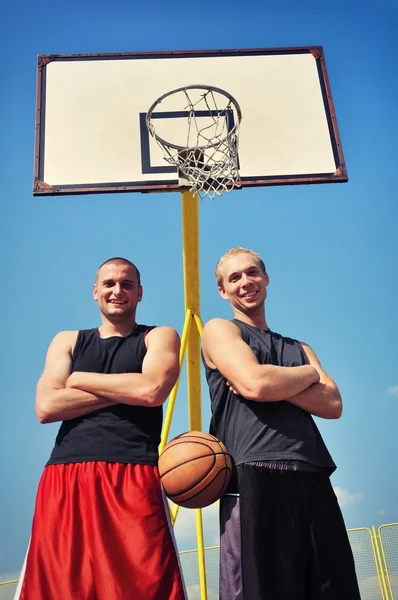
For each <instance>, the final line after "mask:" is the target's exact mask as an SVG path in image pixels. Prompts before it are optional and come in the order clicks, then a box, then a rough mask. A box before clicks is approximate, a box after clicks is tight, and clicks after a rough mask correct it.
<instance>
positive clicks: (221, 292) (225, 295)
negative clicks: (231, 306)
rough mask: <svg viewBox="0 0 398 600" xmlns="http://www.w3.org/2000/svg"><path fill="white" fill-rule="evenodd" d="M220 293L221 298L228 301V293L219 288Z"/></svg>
mask: <svg viewBox="0 0 398 600" xmlns="http://www.w3.org/2000/svg"><path fill="white" fill-rule="evenodd" d="M218 291H219V292H220V296H221V298H222V299H223V300H228V296H227V294H226V291H225V290H224V288H222V287H219V288H218Z"/></svg>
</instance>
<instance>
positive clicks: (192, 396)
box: [181, 191, 207, 600]
mask: <svg viewBox="0 0 398 600" xmlns="http://www.w3.org/2000/svg"><path fill="white" fill-rule="evenodd" d="M181 196H182V239H183V264H184V297H185V312H187V311H190V312H191V318H192V321H193V322H192V323H191V325H193V326H192V327H190V330H189V335H188V341H187V378H188V410H189V428H190V430H191V431H201V430H202V412H201V389H200V366H201V362H200V333H199V332H201V329H202V328H203V326H202V321H201V319H200V316H199V312H200V311H199V306H200V296H199V210H198V196H195V195H194V194H193V193H192V192H190V191H185V192H182V194H181ZM196 537H197V540H198V566H199V583H200V599H201V600H207V586H206V568H205V553H204V543H203V522H202V511H201V510H200V509H198V510H196Z"/></svg>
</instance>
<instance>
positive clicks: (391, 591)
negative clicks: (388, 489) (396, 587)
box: [377, 523, 398, 600]
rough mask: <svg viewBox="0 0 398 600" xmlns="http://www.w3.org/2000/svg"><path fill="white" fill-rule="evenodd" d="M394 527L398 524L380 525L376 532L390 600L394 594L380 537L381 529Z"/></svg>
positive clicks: (393, 597) (392, 599)
mask: <svg viewBox="0 0 398 600" xmlns="http://www.w3.org/2000/svg"><path fill="white" fill-rule="evenodd" d="M396 525H398V523H390V524H388V525H380V527H379V528H378V530H377V538H378V540H379V544H380V550H381V557H382V560H383V565H384V571H385V574H386V581H387V584H388V591H389V593H390V598H391V600H395V596H394V592H393V589H392V585H391V579H390V570H389V568H388V562H387V557H386V553H385V551H384V543H383V538H382V535H381V530H382V529H383V528H386V527H394V526H396Z"/></svg>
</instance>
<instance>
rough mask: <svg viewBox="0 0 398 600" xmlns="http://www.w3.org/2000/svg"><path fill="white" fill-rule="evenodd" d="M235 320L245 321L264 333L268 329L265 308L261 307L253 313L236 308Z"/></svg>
mask: <svg viewBox="0 0 398 600" xmlns="http://www.w3.org/2000/svg"><path fill="white" fill-rule="evenodd" d="M233 312H234V318H235V319H239V321H243V322H244V323H247V324H248V325H253V327H258V329H261V330H262V331H265V330H266V329H268V325H267V320H266V318H265V312H264V307H261V308H259V309H257V310H253V312H246V313H244V312H242V311H240V310H239V309H236V308H234V311H233Z"/></svg>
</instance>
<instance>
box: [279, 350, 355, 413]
mask: <svg viewBox="0 0 398 600" xmlns="http://www.w3.org/2000/svg"><path fill="white" fill-rule="evenodd" d="M302 347H303V350H304V352H305V354H306V355H307V358H308V362H309V363H310V365H312V366H313V367H314V368H315V369H316V370H317V371H318V373H319V382H318V383H314V384H313V385H311V386H310V387H309V388H307V389H306V390H304V391H302V392H300V393H299V394H296V395H295V396H293V397H292V398H288V401H289V402H291V403H292V404H295V405H296V406H299V407H300V408H302V409H304V410H306V411H307V412H309V413H311V414H312V415H315V416H317V417H322V418H323V419H339V418H340V417H341V414H342V411H343V405H342V400H341V396H340V392H339V390H338V387H337V385H336V384H335V382H334V381H333V379H332V378H331V377H330V376H329V375H328V374H327V373H326V372H325V371H324V370H323V369H322V366H321V363H320V362H319V360H318V358H317V356H316V354H315V352H314V351H313V350H312V348H311V347H310V346H308V345H307V344H302Z"/></svg>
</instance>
